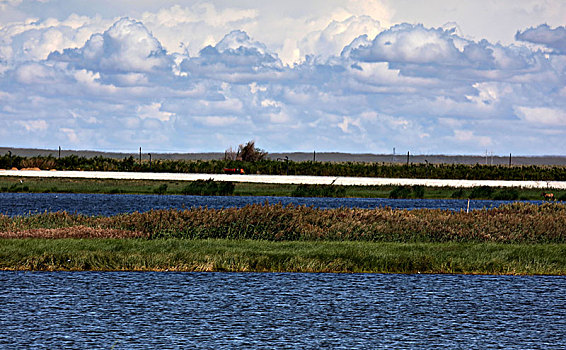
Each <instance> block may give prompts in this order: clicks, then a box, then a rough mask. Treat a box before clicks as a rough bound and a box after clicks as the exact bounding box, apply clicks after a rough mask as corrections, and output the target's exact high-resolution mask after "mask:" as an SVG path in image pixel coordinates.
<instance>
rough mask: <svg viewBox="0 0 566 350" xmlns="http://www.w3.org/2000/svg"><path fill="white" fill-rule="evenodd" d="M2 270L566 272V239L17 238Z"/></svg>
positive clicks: (4, 252)
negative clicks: (462, 241) (510, 241)
mask: <svg viewBox="0 0 566 350" xmlns="http://www.w3.org/2000/svg"><path fill="white" fill-rule="evenodd" d="M0 269H4V270H13V269H17V270H71V271H72V270H104V271H107V270H129V271H164V270H169V271H243V272H246V271H247V272H251V271H258V272H280V271H287V272H372V273H468V274H552V275H565V274H566V244H540V245H528V244H498V243H465V244H457V243H394V242H381V243H378V242H312V241H310V242H309V241H308V242H298V241H292V242H268V241H258V240H222V239H210V240H183V239H164V240H149V241H148V240H142V239H57V240H50V239H13V240H1V241H0Z"/></svg>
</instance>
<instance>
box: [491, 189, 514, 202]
mask: <svg viewBox="0 0 566 350" xmlns="http://www.w3.org/2000/svg"><path fill="white" fill-rule="evenodd" d="M493 199H495V200H505V201H512V200H517V199H519V191H517V190H516V189H514V188H504V189H502V190H500V191H498V192H496V193H495V194H494V195H493Z"/></svg>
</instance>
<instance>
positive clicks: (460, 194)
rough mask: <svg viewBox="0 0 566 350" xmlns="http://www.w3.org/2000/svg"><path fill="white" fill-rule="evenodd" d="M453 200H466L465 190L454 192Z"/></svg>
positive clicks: (460, 189)
mask: <svg viewBox="0 0 566 350" xmlns="http://www.w3.org/2000/svg"><path fill="white" fill-rule="evenodd" d="M451 197H452V198H464V189H462V188H459V189H457V190H456V191H454V192H452V196H451Z"/></svg>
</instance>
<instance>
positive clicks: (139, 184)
mask: <svg viewBox="0 0 566 350" xmlns="http://www.w3.org/2000/svg"><path fill="white" fill-rule="evenodd" d="M20 180H21V178H19V177H0V192H30V193H47V192H53V193H55V192H56V193H108V194H156V193H160V194H183V193H184V192H186V191H184V190H185V189H186V187H187V182H183V181H152V180H111V179H65V178H25V179H23V183H20ZM336 187H337V188H340V189H341V190H340V191H324V192H322V193H326V194H328V193H335V194H338V195H340V196H344V197H357V198H390V197H399V198H402V197H404V196H398V195H393V194H394V193H397V194H399V193H401V194H403V193H405V192H406V193H407V194H408V195H407V197H409V198H415V197H417V198H425V199H447V198H470V197H471V198H473V197H474V196H475V193H478V191H477V190H476V191H475V192H474V190H473V189H456V188H451V187H422V195H420V194H419V193H418V191H416V190H415V189H410V190H409V191H400V190H399V188H398V187H396V186H336ZM297 188H298V186H297V185H287V184H259V183H258V184H256V183H235V188H234V195H235V196H283V197H288V196H292V195H293V193H294V192H296V190H297ZM342 189H343V190H342ZM515 190H516V191H517V198H516V199H522V200H542V199H543V198H542V192H543V190H540V189H525V188H516V189H515ZM503 191H505V190H503V189H495V190H494V191H493V193H491V194H488V195H487V197H486V196H485V195H484V196H481V195H480V196H479V197H478V199H488V198H495V199H497V196H498V195H501V194H504V193H503ZM552 192H553V193H554V195H555V198H559V199H563V200H566V190H553V191H552ZM480 194H481V193H480ZM507 194H508V193H507Z"/></svg>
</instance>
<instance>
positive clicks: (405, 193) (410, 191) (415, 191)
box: [389, 186, 425, 199]
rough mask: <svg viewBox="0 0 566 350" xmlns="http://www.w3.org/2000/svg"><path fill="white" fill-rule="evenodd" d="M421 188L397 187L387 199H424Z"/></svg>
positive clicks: (422, 188)
mask: <svg viewBox="0 0 566 350" xmlns="http://www.w3.org/2000/svg"><path fill="white" fill-rule="evenodd" d="M424 192H425V190H424V187H423V186H412V187H409V186H397V187H395V188H394V189H393V190H392V191H391V192H390V193H389V198H393V199H397V198H404V199H405V198H424Z"/></svg>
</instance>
